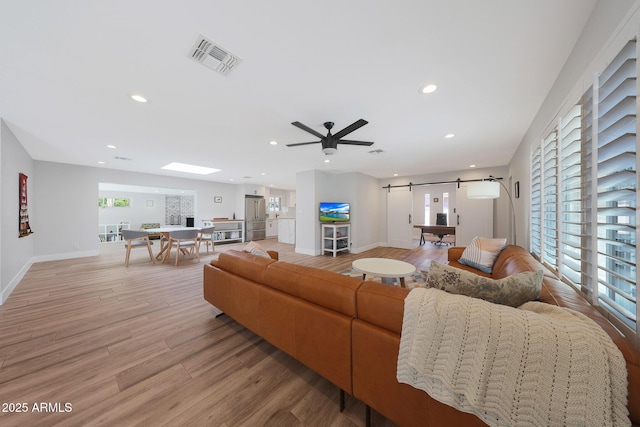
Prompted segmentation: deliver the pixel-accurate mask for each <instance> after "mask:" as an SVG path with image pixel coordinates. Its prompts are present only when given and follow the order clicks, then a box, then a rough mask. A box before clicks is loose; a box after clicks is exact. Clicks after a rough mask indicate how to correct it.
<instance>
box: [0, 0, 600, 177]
mask: <svg viewBox="0 0 640 427" xmlns="http://www.w3.org/2000/svg"><path fill="white" fill-rule="evenodd" d="M595 2H596V0H562V1H557V0H518V1H514V0H486V1H478V0H447V1H444V0H439V1H438V0H409V1H395V2H390V1H379V0H378V1H365V0H350V1H344V0H343V1H338V0H323V1H308V0H273V1H258V0H247V1H213V0H185V1H181V2H158V1H151V0H145V1H142V0H135V1H131V0H117V1H106V0H105V1H70V0H56V1H49V0H30V1H21V2H19V1H8V0H2V1H1V2H0V117H1V118H3V119H4V120H5V121H6V123H7V124H8V125H9V127H10V129H11V130H12V131H13V132H14V134H15V135H16V136H17V137H18V139H19V140H20V141H21V143H22V144H23V145H24V147H25V148H26V150H27V151H28V152H29V154H30V155H31V156H32V157H33V158H34V159H36V160H45V161H53V162H63V163H71V164H78V165H88V166H96V167H105V168H113V169H122V170H131V171H139V172H146V173H154V174H162V175H172V176H181V177H194V178H199V179H205V180H211V181H221V182H230V180H231V179H233V180H234V181H233V182H235V183H243V182H250V183H258V184H265V185H271V184H273V185H274V186H275V187H278V188H295V174H296V172H298V171H303V170H310V169H321V170H330V171H336V172H347V171H359V172H362V173H365V174H368V175H372V176H374V177H379V178H382V177H390V176H392V175H393V174H394V173H398V174H400V175H401V176H402V175H417V174H425V173H432V172H433V173H435V172H443V171H452V170H462V169H466V168H468V167H469V165H470V164H476V165H477V166H478V167H491V166H503V165H506V164H507V163H508V162H509V161H510V159H511V157H512V156H513V154H514V152H515V150H516V148H517V146H518V144H519V143H520V141H521V140H522V137H523V135H524V133H525V132H526V130H527V128H528V126H529V124H530V123H531V121H532V119H533V117H534V116H535V114H536V112H537V111H538V109H539V107H540V105H541V104H542V101H543V100H544V97H545V96H546V94H547V92H548V91H549V89H550V88H551V85H552V84H553V82H554V81H555V79H556V77H557V75H558V73H559V72H560V70H561V68H562V66H563V64H564V62H565V61H566V59H567V57H568V56H569V54H570V52H571V49H572V47H573V46H574V44H575V42H576V40H577V38H578V36H579V34H580V32H581V31H582V28H583V26H584V24H585V23H586V21H587V19H588V17H589V15H590V13H591V11H592V9H593V6H594V4H595ZM198 34H202V35H204V36H205V37H207V38H209V39H211V40H213V41H214V42H217V43H219V44H220V45H221V46H223V47H224V48H226V49H228V50H230V51H231V52H233V53H234V54H236V55H238V56H239V57H240V58H241V60H242V61H241V63H240V64H239V65H238V66H237V67H236V68H235V69H234V70H233V71H232V72H231V73H230V74H229V75H227V76H221V75H219V74H217V73H215V72H214V71H212V70H210V69H208V68H206V67H205V66H203V65H201V64H198V63H196V62H195V61H193V60H192V59H190V57H189V51H190V49H191V47H192V45H193V43H194V42H195V40H196V37H197V36H198ZM427 83H435V84H437V85H438V90H437V91H436V92H435V93H433V94H430V95H424V94H421V93H420V88H421V86H423V85H425V84H427ZM134 93H138V94H142V95H144V96H145V97H147V98H148V99H149V102H148V103H147V104H140V103H137V102H135V101H133V100H131V98H130V95H131V94H134ZM360 118H362V119H365V120H367V121H369V124H368V125H366V126H364V127H362V128H360V129H359V130H357V131H355V132H353V133H352V134H350V135H349V136H348V137H347V139H356V140H365V141H375V145H373V146H372V147H357V146H345V145H342V146H339V148H338V153H337V154H335V155H333V156H325V155H324V154H323V153H322V151H321V147H320V144H314V145H307V146H302V147H294V148H290V147H286V146H285V144H289V143H295V142H308V141H314V140H315V139H316V138H315V137H313V136H312V135H310V134H308V133H306V132H304V131H302V130H300V129H298V128H296V127H294V126H292V125H291V122H293V121H300V122H302V123H304V124H306V125H308V126H310V127H312V128H313V129H315V130H317V131H318V132H320V133H322V134H324V133H326V131H325V130H324V128H323V127H322V123H323V122H325V121H333V122H335V128H334V133H336V132H337V131H338V130H340V129H342V128H344V127H346V126H348V125H349V124H351V123H352V122H354V121H356V120H358V119H360ZM448 133H454V134H455V135H456V136H455V138H452V139H445V138H444V136H445V135H446V134H448ZM272 140H276V141H278V145H277V146H272V145H270V144H269V142H270V141H272ZM108 144H113V145H116V146H117V149H109V148H107V147H106V146H107V145H108ZM373 149H381V150H384V153H383V154H378V155H372V154H368V152H369V151H371V150H373ZM115 157H125V158H127V159H128V160H117V159H115ZM325 158H329V159H330V160H331V163H328V164H326V163H324V162H323V161H324V160H325ZM98 161H104V162H106V165H103V166H100V165H98ZM173 161H175V162H182V163H191V164H196V165H201V166H209V167H213V168H219V169H222V171H221V172H218V173H215V174H212V175H208V176H204V177H196V176H191V175H185V174H183V173H175V172H165V171H163V170H161V169H160V168H161V167H162V166H164V165H165V164H167V163H170V162H173ZM262 174H265V175H262ZM243 177H251V178H243Z"/></svg>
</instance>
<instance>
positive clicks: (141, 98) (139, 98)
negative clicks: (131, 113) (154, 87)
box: [131, 95, 147, 104]
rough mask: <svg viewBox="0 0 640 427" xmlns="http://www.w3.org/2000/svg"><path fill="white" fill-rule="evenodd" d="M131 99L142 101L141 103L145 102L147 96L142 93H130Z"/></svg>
mask: <svg viewBox="0 0 640 427" xmlns="http://www.w3.org/2000/svg"><path fill="white" fill-rule="evenodd" d="M131 99H133V100H134V101H138V102H142V103H143V104H144V103H145V102H147V98H145V97H144V96H142V95H131Z"/></svg>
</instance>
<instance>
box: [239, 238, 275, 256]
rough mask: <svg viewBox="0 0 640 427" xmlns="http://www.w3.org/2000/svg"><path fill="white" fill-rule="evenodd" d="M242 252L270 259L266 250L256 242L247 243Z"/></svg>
mask: <svg viewBox="0 0 640 427" xmlns="http://www.w3.org/2000/svg"><path fill="white" fill-rule="evenodd" d="M242 250H243V251H244V252H249V253H250V254H254V255H258V256H261V257H263V258H271V256H270V255H269V253H267V250H266V249H265V248H263V247H262V245H260V244H259V243H256V242H249V243H247V244H246V245H244V248H242Z"/></svg>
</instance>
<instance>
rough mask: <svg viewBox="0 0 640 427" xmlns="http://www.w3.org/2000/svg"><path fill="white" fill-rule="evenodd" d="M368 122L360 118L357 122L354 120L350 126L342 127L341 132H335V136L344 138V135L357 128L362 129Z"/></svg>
mask: <svg viewBox="0 0 640 427" xmlns="http://www.w3.org/2000/svg"><path fill="white" fill-rule="evenodd" d="M367 123H369V122H368V121H366V120H363V119H360V120H358V121H357V122H354V123H352V124H350V125H349V126H347V127H346V128H344V129H342V130H341V131H340V132H338V133H336V134H334V135H333V136H334V137H335V138H337V139H340V138H342V137H343V136H347V135H348V134H350V133H351V132H353V131H354V130H356V129H360V128H361V127H362V126H364V125H366V124H367Z"/></svg>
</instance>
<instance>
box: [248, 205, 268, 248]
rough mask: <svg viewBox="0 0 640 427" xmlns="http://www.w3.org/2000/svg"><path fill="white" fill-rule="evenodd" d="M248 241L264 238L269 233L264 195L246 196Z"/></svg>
mask: <svg viewBox="0 0 640 427" xmlns="http://www.w3.org/2000/svg"><path fill="white" fill-rule="evenodd" d="M244 220H245V232H246V234H247V237H246V238H245V241H246V242H250V241H252V240H264V238H265V235H266V233H267V221H266V206H265V201H264V197H262V196H257V197H256V196H246V197H245V199H244Z"/></svg>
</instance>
